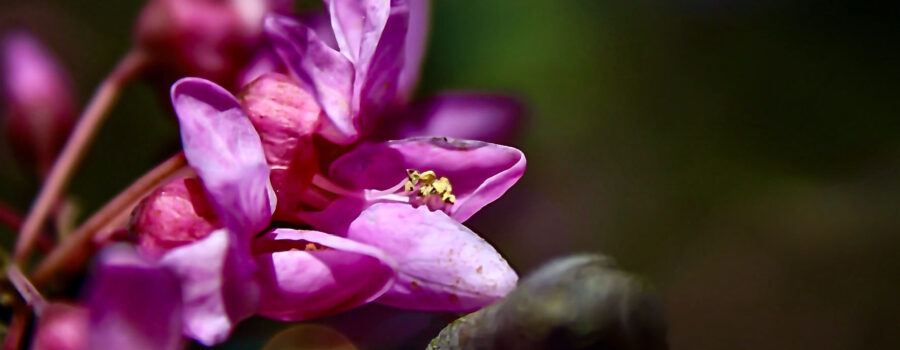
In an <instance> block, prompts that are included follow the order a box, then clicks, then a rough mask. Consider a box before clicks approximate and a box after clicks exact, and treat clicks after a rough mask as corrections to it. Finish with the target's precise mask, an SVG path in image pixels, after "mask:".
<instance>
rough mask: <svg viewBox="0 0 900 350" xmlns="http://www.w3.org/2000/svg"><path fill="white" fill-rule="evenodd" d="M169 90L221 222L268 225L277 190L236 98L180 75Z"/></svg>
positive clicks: (250, 229) (243, 228)
mask: <svg viewBox="0 0 900 350" xmlns="http://www.w3.org/2000/svg"><path fill="white" fill-rule="evenodd" d="M171 95H172V105H173V106H174V107H175V113H176V114H177V115H178V122H179V125H180V127H181V142H182V144H183V146H184V154H185V157H187V160H188V163H189V164H190V165H191V167H193V168H194V170H195V171H196V172H197V176H199V177H200V179H201V180H202V181H203V185H204V188H206V191H207V194H208V195H209V197H210V199H211V202H212V204H213V207H214V208H215V209H216V212H217V214H218V216H219V218H220V219H221V220H222V223H223V224H225V226H226V227H228V228H230V229H231V230H233V231H234V232H236V233H240V234H243V235H250V234H254V233H256V232H259V231H260V230H262V229H264V228H265V227H266V226H268V225H269V219H270V218H271V216H272V211H273V210H274V209H275V203H274V201H275V200H274V198H275V194H274V192H273V191H272V185H271V184H270V182H269V167H268V165H267V164H266V158H265V155H264V154H263V148H262V144H261V143H260V140H259V135H257V133H256V130H255V129H253V125H252V124H251V123H250V120H249V119H248V118H247V115H246V114H245V113H244V111H243V110H242V109H241V106H240V104H238V101H237V100H236V99H235V98H234V96H232V95H231V93H229V92H228V91H226V90H225V89H224V88H222V87H220V86H218V85H216V84H215V83H213V82H211V81H208V80H204V79H200V78H184V79H181V80H179V81H178V82H176V83H175V84H174V85H172V91H171Z"/></svg>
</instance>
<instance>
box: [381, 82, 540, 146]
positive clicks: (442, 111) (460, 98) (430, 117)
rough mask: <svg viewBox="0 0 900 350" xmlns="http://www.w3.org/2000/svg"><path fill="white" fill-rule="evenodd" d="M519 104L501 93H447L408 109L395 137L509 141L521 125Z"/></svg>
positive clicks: (520, 106) (502, 142) (520, 107)
mask: <svg viewBox="0 0 900 350" xmlns="http://www.w3.org/2000/svg"><path fill="white" fill-rule="evenodd" d="M522 114H523V113H522V105H521V104H520V103H519V101H518V100H516V99H515V98H513V97H509V96H504V95H488V94H472V93H447V94H441V95H437V96H433V97H431V98H429V99H427V100H425V101H423V102H422V103H420V104H418V105H417V106H416V107H415V108H413V109H412V111H411V112H410V114H409V115H407V116H406V120H404V122H405V124H401V125H400V126H399V127H398V128H397V131H396V134H395V138H407V137H415V136H445V137H452V138H459V139H466V140H478V141H484V142H491V143H500V144H509V143H511V142H512V141H513V140H514V136H515V135H516V134H517V132H518V131H519V129H521V124H522Z"/></svg>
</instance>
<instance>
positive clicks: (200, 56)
mask: <svg viewBox="0 0 900 350" xmlns="http://www.w3.org/2000/svg"><path fill="white" fill-rule="evenodd" d="M290 7H291V3H290V1H285V0H151V1H148V2H147V5H146V6H145V7H144V9H143V10H142V11H141V14H140V18H139V19H138V24H137V28H136V32H135V35H136V39H137V42H138V45H139V47H140V48H141V49H142V50H144V51H145V52H146V53H148V54H149V56H150V57H151V59H152V60H153V62H154V63H156V64H157V66H158V67H159V68H161V69H162V70H163V71H164V72H165V73H166V75H171V76H167V78H172V77H181V76H185V75H194V76H200V77H204V78H208V79H212V80H215V81H218V82H220V83H223V84H225V85H227V86H231V85H233V84H234V80H235V79H236V76H237V75H238V74H239V73H240V71H241V70H242V69H243V68H244V67H245V66H246V65H247V63H248V62H249V61H250V59H251V58H252V57H253V56H254V54H255V53H256V51H257V49H259V47H260V44H261V39H262V38H263V35H262V20H263V17H264V16H265V14H266V13H268V12H270V11H276V12H287V11H289V10H290Z"/></svg>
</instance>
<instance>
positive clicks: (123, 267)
mask: <svg viewBox="0 0 900 350" xmlns="http://www.w3.org/2000/svg"><path fill="white" fill-rule="evenodd" d="M86 296H87V298H86V299H87V300H86V303H87V306H88V309H89V310H90V311H89V313H90V326H89V327H88V329H89V330H90V334H89V341H88V342H89V343H90V346H89V347H88V348H89V349H147V350H154V349H178V348H180V347H181V343H182V341H181V297H180V291H179V287H178V280H177V279H176V278H175V276H174V275H172V273H171V272H170V271H168V270H167V269H165V268H163V267H161V266H158V265H155V264H152V263H150V262H148V261H145V260H143V259H142V258H141V257H140V256H139V255H138V254H137V253H136V252H135V251H134V249H133V248H132V247H130V246H126V245H114V246H110V247H108V248H106V249H104V250H103V251H102V252H101V253H100V255H99V261H98V264H97V266H96V268H95V271H94V273H93V274H92V275H91V278H90V280H89V281H88V289H87V292H86Z"/></svg>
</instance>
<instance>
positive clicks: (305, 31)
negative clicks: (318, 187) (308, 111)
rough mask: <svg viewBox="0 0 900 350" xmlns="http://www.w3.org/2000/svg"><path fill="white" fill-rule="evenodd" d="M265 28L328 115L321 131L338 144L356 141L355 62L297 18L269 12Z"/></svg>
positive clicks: (283, 56)
mask: <svg viewBox="0 0 900 350" xmlns="http://www.w3.org/2000/svg"><path fill="white" fill-rule="evenodd" d="M265 28H266V33H267V34H268V36H269V38H270V39H271V40H272V44H273V46H274V48H275V52H277V53H278V55H279V56H280V57H281V59H282V61H283V62H284V64H285V66H286V67H287V69H288V70H289V71H290V72H291V74H293V75H294V76H295V77H296V78H297V79H298V80H299V81H301V82H303V83H304V84H306V85H308V86H309V87H310V88H311V89H312V92H313V95H314V96H315V97H316V100H317V101H318V102H319V105H320V106H321V107H322V110H324V111H325V114H326V115H327V116H328V119H329V121H330V123H326V124H324V125H323V130H322V131H321V132H322V135H323V136H325V138H327V139H328V140H330V141H332V142H335V143H338V144H348V143H352V142H354V141H356V139H357V138H358V137H359V131H358V130H357V125H356V124H357V121H356V118H355V116H354V115H353V114H352V113H351V108H350V103H351V99H352V93H353V79H354V78H353V76H354V74H355V73H354V69H353V64H352V63H351V62H350V61H349V60H347V58H345V57H344V56H342V55H341V54H340V53H339V52H337V51H334V50H333V49H332V48H330V47H328V45H327V44H326V43H324V42H323V41H321V40H319V38H318V35H316V33H315V31H314V30H312V29H309V28H307V27H306V26H304V25H303V24H301V23H300V22H297V21H296V20H294V19H291V18H289V17H285V16H279V15H269V16H268V17H266V22H265Z"/></svg>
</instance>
